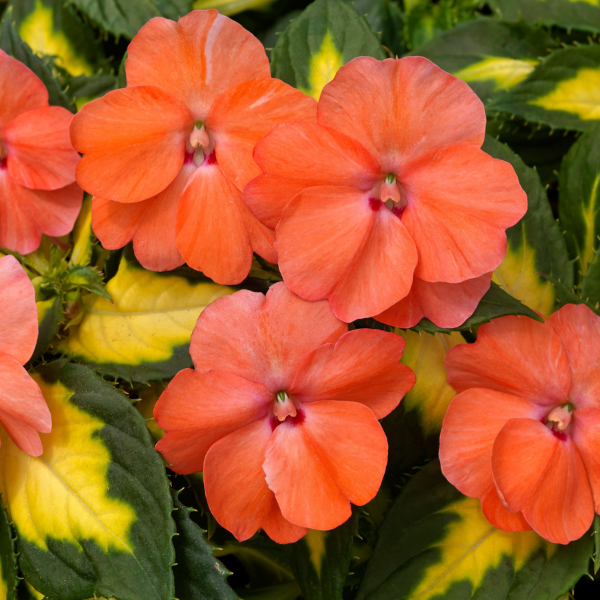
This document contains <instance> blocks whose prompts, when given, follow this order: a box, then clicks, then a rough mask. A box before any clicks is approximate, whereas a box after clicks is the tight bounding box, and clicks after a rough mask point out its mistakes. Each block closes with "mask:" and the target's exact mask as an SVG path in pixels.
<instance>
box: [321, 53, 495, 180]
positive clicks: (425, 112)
mask: <svg viewBox="0 0 600 600" xmlns="http://www.w3.org/2000/svg"><path fill="white" fill-rule="evenodd" d="M318 122H319V125H325V126H326V127H332V128H333V129H336V130H337V131H345V132H348V133H349V134H350V135H351V136H352V138H354V139H355V140H357V141H358V142H360V143H361V144H362V145H363V146H364V147H365V148H366V149H367V150H369V151H370V152H371V153H372V155H373V156H374V157H375V158H377V160H378V161H379V162H380V164H381V166H382V168H383V169H384V171H386V172H390V173H397V172H398V169H399V168H400V167H401V166H402V165H404V164H405V162H406V161H407V160H411V159H414V158H416V157H419V156H423V155H425V154H428V153H430V152H433V151H436V150H439V149H441V148H444V147H446V146H450V145H452V144H468V145H471V146H474V147H476V148H479V147H481V144H483V140H484V136H485V110H484V108H483V104H482V103H481V101H480V100H479V98H478V97H477V96H476V95H475V93H474V92H473V91H472V90H471V88H469V86H468V85H467V84H466V83H464V82H463V81H460V80H459V79H457V78H456V77H454V76H452V75H450V74H449V73H446V72H445V71H442V69H440V68H439V67H437V66H436V65H434V64H433V63H432V62H431V61H429V60H427V59H426V58H422V57H420V56H408V57H405V58H401V59H400V60H394V59H387V60H383V61H380V60H376V59H374V58H370V57H365V56H362V57H359V58H355V59H354V60H351V61H350V62H349V63H347V64H346V65H344V66H343V67H341V68H340V70H339V71H338V72H337V74H336V76H335V79H334V80H333V81H332V82H331V83H329V84H328V85H326V86H325V87H324V88H323V91H322V92H321V97H320V99H319V108H318Z"/></svg>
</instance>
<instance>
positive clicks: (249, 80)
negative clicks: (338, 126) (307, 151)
mask: <svg viewBox="0 0 600 600" xmlns="http://www.w3.org/2000/svg"><path fill="white" fill-rule="evenodd" d="M127 52H128V58H127V63H126V73H127V88H126V89H122V90H115V91H113V92H110V93H108V94H106V96H104V97H103V98H100V99H98V100H95V101H94V102H90V103H89V104H87V105H86V106H84V107H83V109H82V110H81V111H80V112H79V114H78V115H77V116H76V117H75V118H74V120H73V124H72V126H71V136H72V140H73V145H74V146H75V147H76V148H77V149H78V150H79V151H80V152H82V153H83V159H82V161H81V163H80V164H79V167H78V169H77V181H78V182H79V183H80V184H81V186H82V187H83V188H84V189H86V190H87V191H89V192H90V193H92V194H94V196H95V199H94V202H93V209H92V226H93V229H94V232H95V233H96V235H97V236H98V238H99V239H100V241H101V242H102V244H103V245H104V247H105V248H110V249H115V248H120V247H122V246H124V245H125V244H127V243H128V242H129V241H131V240H133V247H134V251H135V254H136V256H137V258H138V259H139V261H140V262H141V263H142V265H143V266H145V267H146V268H148V269H152V270H155V271H164V270H170V269H174V268H175V267H177V266H179V265H181V264H183V262H184V261H185V262H187V263H188V264H189V265H190V266H191V267H193V268H194V269H198V270H201V271H203V272H204V273H205V274H206V275H208V276H209V277H210V278H212V279H213V280H214V281H217V282H219V283H227V284H233V283H239V282H240V281H242V279H244V278H245V277H246V275H247V274H248V272H249V270H250V265H251V262H252V252H253V251H255V252H257V253H258V254H260V255H261V256H263V257H264V258H265V259H267V260H269V261H275V260H276V256H275V253H274V249H273V232H272V231H271V230H270V229H269V228H267V227H265V226H264V225H262V224H261V223H259V221H258V220H257V219H256V217H254V215H253V214H252V213H251V212H250V210H249V209H248V207H247V206H246V205H245V203H244V201H243V199H242V193H241V190H242V189H243V187H244V185H245V184H246V183H247V182H248V181H250V180H251V179H252V178H253V177H256V176H257V175H258V174H259V173H260V169H259V168H258V167H257V166H256V164H254V161H253V160H252V150H253V148H254V145H255V143H256V142H257V141H258V140H259V139H260V138H261V137H263V136H264V135H266V134H267V133H268V132H269V131H271V130H272V129H273V127H275V126H276V125H279V124H281V123H284V122H286V121H290V120H295V119H305V120H309V121H314V120H315V119H316V103H315V101H314V100H313V99H312V98H308V97H307V96H305V95H304V94H302V93H301V92H299V91H297V90H294V89H293V88H291V87H290V86H288V85H287V84H285V83H283V82H281V81H279V80H277V79H271V72H270V69H269V61H268V59H267V56H266V54H265V50H264V48H263V46H262V44H261V43H260V42H259V41H258V40H257V39H256V38H255V37H254V36H253V35H252V34H251V33H249V32H248V31H246V30H245V29H244V28H243V27H242V26H241V25H239V24H237V23H236V22H234V21H232V20H231V19H228V18H227V17H224V16H222V15H219V13H218V12H217V11H216V10H206V11H204V10H198V11H194V12H192V13H190V14H189V15H187V16H185V17H183V18H182V19H180V20H179V22H177V23H175V22H173V21H170V20H168V19H163V18H160V17H157V18H154V19H151V20H150V21H149V22H148V23H147V24H146V25H144V27H142V28H141V29H140V31H139V33H138V34H137V35H136V36H135V38H134V39H133V41H132V42H131V44H130V45H129V48H128V51H127Z"/></svg>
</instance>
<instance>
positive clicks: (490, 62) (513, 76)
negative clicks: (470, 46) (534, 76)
mask: <svg viewBox="0 0 600 600" xmlns="http://www.w3.org/2000/svg"><path fill="white" fill-rule="evenodd" d="M537 64H539V61H538V60H532V59H527V58H525V59H515V58H506V57H503V56H488V57H486V58H484V59H483V60H481V61H479V62H476V63H473V64H472V65H469V66H468V67H465V68H464V69H460V70H459V71H456V72H454V73H453V75H455V76H456V77H458V78H459V79H462V80H463V81H466V82H467V83H469V82H471V81H489V80H493V81H494V82H495V84H496V85H495V86H494V91H497V90H509V89H511V88H513V87H514V86H515V85H517V84H518V83H521V81H523V80H524V79H526V78H527V76H528V75H529V74H530V73H531V72H532V71H533V70H534V69H535V66H536V65H537Z"/></svg>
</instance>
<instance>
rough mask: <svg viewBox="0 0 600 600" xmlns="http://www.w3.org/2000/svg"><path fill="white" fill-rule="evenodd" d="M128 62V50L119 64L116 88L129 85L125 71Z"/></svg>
mask: <svg viewBox="0 0 600 600" xmlns="http://www.w3.org/2000/svg"><path fill="white" fill-rule="evenodd" d="M126 62H127V52H125V54H124V55H123V58H122V59H121V64H120V65H119V74H118V76H117V83H116V88H117V89H121V88H124V87H127V73H125V63H126Z"/></svg>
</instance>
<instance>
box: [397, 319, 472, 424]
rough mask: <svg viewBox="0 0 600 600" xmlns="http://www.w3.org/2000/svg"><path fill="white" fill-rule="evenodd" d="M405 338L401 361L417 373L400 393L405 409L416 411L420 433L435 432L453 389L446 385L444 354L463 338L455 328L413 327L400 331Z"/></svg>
mask: <svg viewBox="0 0 600 600" xmlns="http://www.w3.org/2000/svg"><path fill="white" fill-rule="evenodd" d="M400 335H401V336H402V337H403V338H404V340H405V341H406V348H405V349H404V354H403V355H402V362H403V363H404V364H405V365H407V366H409V367H410V368H411V369H412V370H413V371H414V373H415V375H416V376H417V382H416V384H415V387H413V389H412V390H411V391H410V392H408V394H406V396H404V399H403V400H402V403H403V404H404V407H405V409H406V411H407V412H408V411H413V410H415V411H417V412H418V413H419V416H420V421H421V426H422V428H423V433H424V434H425V435H426V436H429V435H435V434H437V433H439V432H440V431H441V429H442V421H443V420H444V416H445V415H446V410H447V409H448V405H449V404H450V401H451V400H452V398H454V396H456V392H455V391H454V390H453V389H452V388H451V387H450V386H449V385H448V380H447V377H446V369H445V368H444V360H445V359H446V354H447V353H448V351H449V350H450V348H453V347H454V346H456V345H457V344H463V343H464V342H465V340H464V338H463V336H462V335H461V334H460V333H458V332H453V333H451V334H450V335H446V334H443V333H436V334H435V335H431V334H429V333H425V332H421V333H416V332H414V331H410V330H407V331H400Z"/></svg>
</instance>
